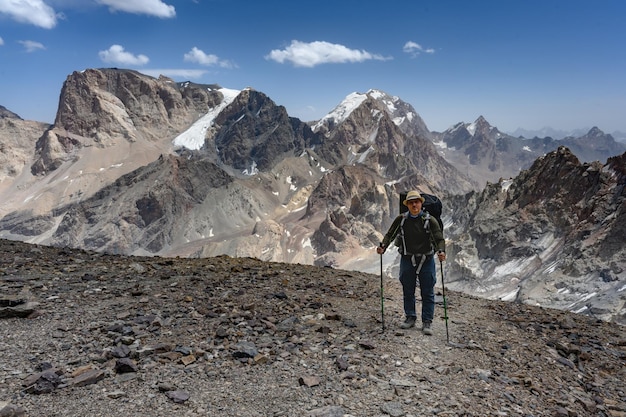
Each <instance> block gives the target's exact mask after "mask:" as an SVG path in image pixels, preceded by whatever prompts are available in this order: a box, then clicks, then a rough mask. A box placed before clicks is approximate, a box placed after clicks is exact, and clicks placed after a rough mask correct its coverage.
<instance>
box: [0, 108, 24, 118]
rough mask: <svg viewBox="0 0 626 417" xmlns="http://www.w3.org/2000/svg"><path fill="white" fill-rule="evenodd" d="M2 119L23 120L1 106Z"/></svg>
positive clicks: (0, 114)
mask: <svg viewBox="0 0 626 417" xmlns="http://www.w3.org/2000/svg"><path fill="white" fill-rule="evenodd" d="M0 119H18V120H22V118H21V117H20V116H18V115H17V114H15V113H13V112H12V111H10V110H9V109H7V108H6V107H4V106H0Z"/></svg>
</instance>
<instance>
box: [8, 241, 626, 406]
mask: <svg viewBox="0 0 626 417" xmlns="http://www.w3.org/2000/svg"><path fill="white" fill-rule="evenodd" d="M440 284H441V283H439V285H440ZM384 287H385V297H384V304H383V306H384V308H383V309H381V298H380V276H378V275H375V274H374V275H372V274H366V273H360V272H350V271H343V270H336V269H332V268H319V267H314V266H308V265H297V264H283V263H265V262H261V261H259V260H257V259H252V258H231V257H226V256H222V257H214V258H203V259H200V258H198V259H183V258H159V257H123V256H111V255H104V254H99V253H95V252H86V251H79V250H70V249H64V248H51V247H45V246H33V245H27V244H25V243H21V242H13V241H6V240H0V316H1V318H0V416H3V417H6V416H48V417H52V416H64V417H68V416H90V417H97V416H122V415H123V416H127V417H131V416H319V417H335V416H407V417H408V416H433V415H436V416H562V417H566V416H567V417H570V416H613V417H617V416H626V386H625V385H624V382H623V381H624V380H626V366H625V365H626V336H625V332H624V328H623V327H620V326H618V325H615V324H610V323H607V322H603V321H597V320H594V319H590V318H589V317H586V316H582V315H576V314H572V313H568V312H564V311H559V310H552V309H544V308H538V307H532V306H527V305H521V304H512V303H505V302H497V301H487V300H483V299H479V298H474V297H470V296H468V295H464V294H461V293H455V292H450V291H448V292H446V294H445V295H446V297H445V299H446V301H447V313H448V316H449V318H448V320H447V326H446V321H445V320H444V316H445V313H444V312H445V311H446V309H444V308H443V303H442V300H443V297H442V295H443V294H442V291H441V290H442V288H441V287H440V286H439V287H438V289H439V295H438V301H439V302H438V305H437V310H436V316H437V318H436V321H435V323H434V335H433V336H425V335H423V334H422V333H421V332H420V330H419V329H417V328H415V329H410V330H400V329H399V328H398V325H399V324H400V322H401V321H402V314H401V311H402V300H401V293H400V286H399V283H398V282H397V279H395V277H385V278H384ZM382 310H384V315H383V314H382V313H383V311H382ZM381 317H384V321H382V320H381ZM383 323H384V326H385V330H384V331H383Z"/></svg>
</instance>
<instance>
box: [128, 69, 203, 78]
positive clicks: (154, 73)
mask: <svg viewBox="0 0 626 417" xmlns="http://www.w3.org/2000/svg"><path fill="white" fill-rule="evenodd" d="M137 71H139V72H141V73H142V74H146V75H149V76H151V77H154V78H159V76H161V75H164V76H166V77H170V78H173V79H178V80H193V79H198V78H201V77H202V76H203V75H204V74H206V73H207V71H206V70H196V69H176V68H169V69H167V68H166V69H140V70H137Z"/></svg>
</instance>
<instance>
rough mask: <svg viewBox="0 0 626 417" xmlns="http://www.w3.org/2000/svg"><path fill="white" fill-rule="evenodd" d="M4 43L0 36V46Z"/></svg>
mask: <svg viewBox="0 0 626 417" xmlns="http://www.w3.org/2000/svg"><path fill="white" fill-rule="evenodd" d="M1 45H4V39H2V37H0V46H1Z"/></svg>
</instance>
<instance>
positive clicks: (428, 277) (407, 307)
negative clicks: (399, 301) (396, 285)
mask: <svg viewBox="0 0 626 417" xmlns="http://www.w3.org/2000/svg"><path fill="white" fill-rule="evenodd" d="M417 261H418V263H419V258H418V259H417ZM418 278H419V286H420V295H421V296H422V321H423V322H424V321H428V322H432V321H433V317H434V315H435V283H436V282H437V270H436V268H435V258H434V256H429V257H428V258H427V259H426V260H425V261H424V264H423V265H422V269H421V270H420V272H419V276H418V274H416V267H415V266H413V261H412V260H411V255H401V259H400V283H401V284H402V296H403V299H404V314H405V315H406V316H407V317H417V312H416V311H415V288H416V286H417V279H418Z"/></svg>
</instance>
